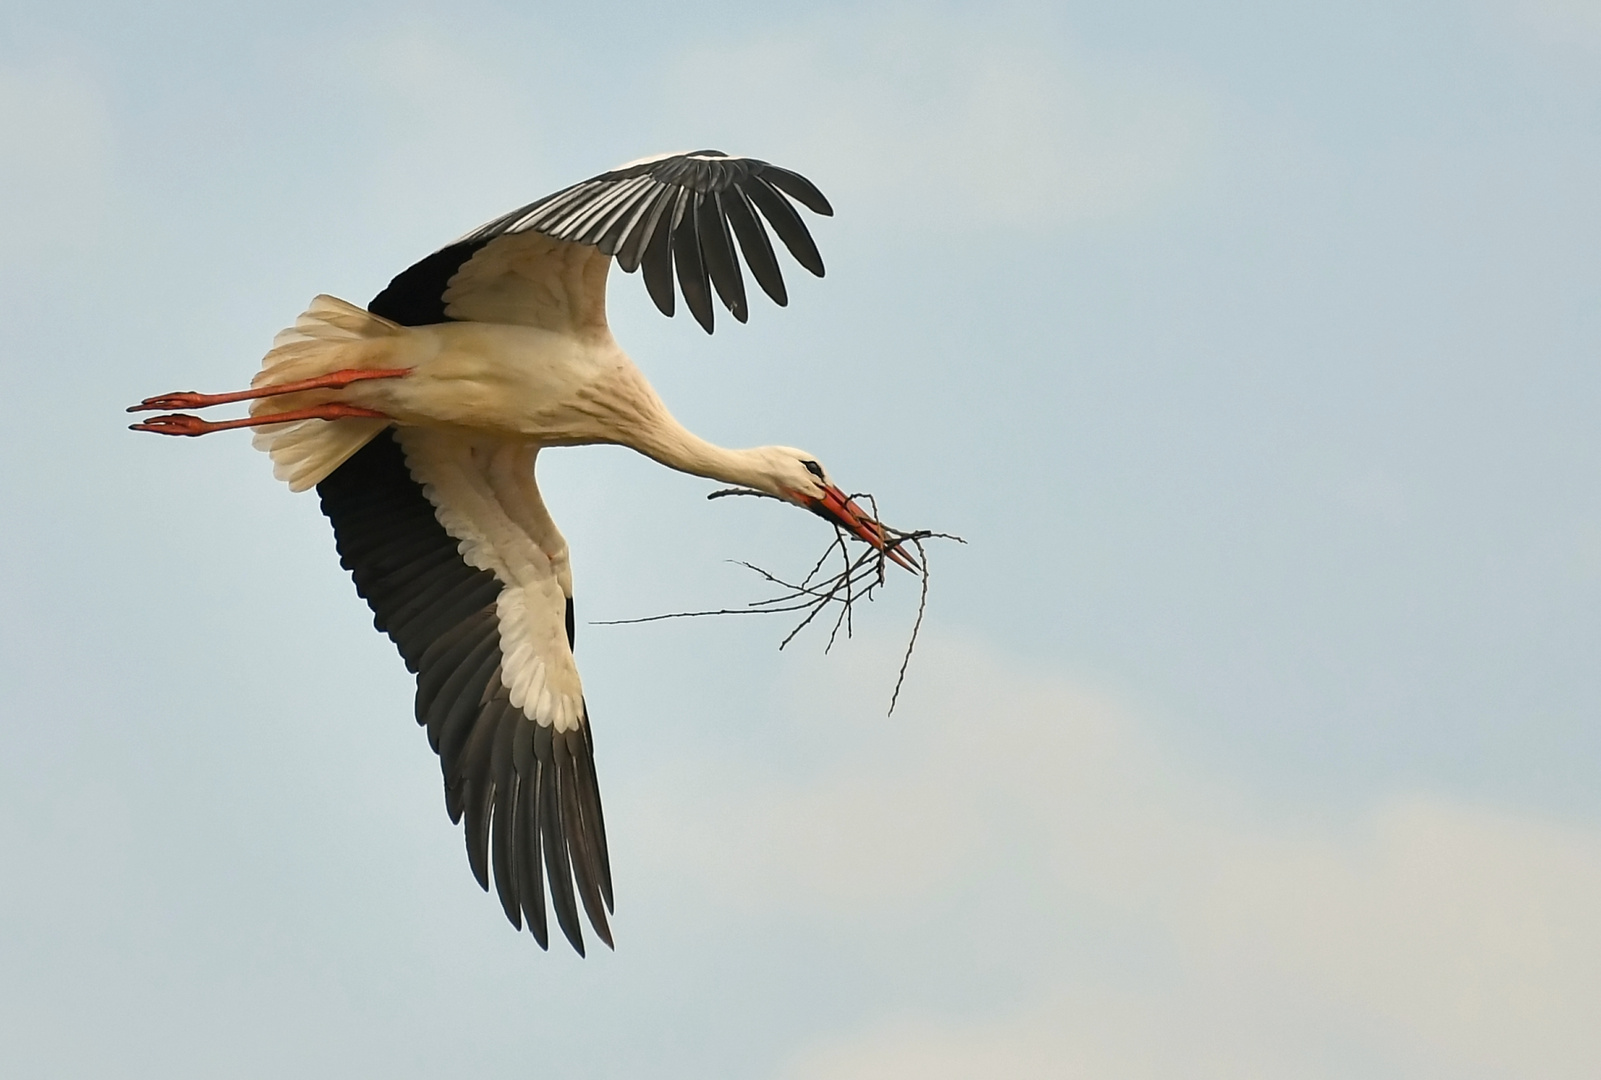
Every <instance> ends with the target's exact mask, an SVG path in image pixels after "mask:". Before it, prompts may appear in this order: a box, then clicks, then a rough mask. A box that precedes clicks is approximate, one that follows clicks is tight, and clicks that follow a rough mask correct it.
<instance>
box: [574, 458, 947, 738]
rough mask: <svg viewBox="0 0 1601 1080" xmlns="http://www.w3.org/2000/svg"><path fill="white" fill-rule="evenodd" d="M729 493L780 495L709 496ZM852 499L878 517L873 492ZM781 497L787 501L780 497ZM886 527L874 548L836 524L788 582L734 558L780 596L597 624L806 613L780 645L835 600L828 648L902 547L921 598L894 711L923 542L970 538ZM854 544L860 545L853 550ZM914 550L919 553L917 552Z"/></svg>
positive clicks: (923, 564)
mask: <svg viewBox="0 0 1601 1080" xmlns="http://www.w3.org/2000/svg"><path fill="white" fill-rule="evenodd" d="M730 495H751V496H755V497H756V498H762V499H776V498H777V496H774V495H769V494H768V493H767V492H765V491H756V490H753V489H751V488H725V489H723V490H721V491H714V492H712V493H711V494H710V495H708V496H706V497H707V498H708V499H721V498H726V497H727V496H730ZM850 498H851V499H853V500H854V499H862V500H864V501H865V502H866V503H867V504H868V505H869V506H870V507H872V511H873V518H874V519H875V520H877V518H878V504H877V502H876V500H874V498H873V496H871V495H868V494H860V493H859V494H853V495H851V496H850ZM778 501H780V502H782V501H783V500H781V499H780V500H778ZM879 527H880V528H881V529H882V530H883V534H884V541H885V542H884V546H883V547H876V546H874V545H872V544H869V543H867V542H866V541H864V540H862V539H860V538H859V537H857V536H855V535H853V534H851V533H848V532H846V531H845V530H844V529H843V528H841V527H840V526H838V525H835V526H834V539H833V540H832V541H830V543H829V545H828V547H827V549H826V550H824V552H823V554H822V555H821V556H820V557H819V558H818V560H817V562H815V563H814V564H812V568H811V569H810V570H809V571H807V572H806V575H805V576H804V577H802V578H801V579H800V580H798V581H789V580H786V579H784V578H782V577H779V576H778V575H777V574H774V573H772V572H770V571H768V570H764V569H762V568H761V567H760V566H757V565H756V564H755V563H749V562H745V561H743V560H736V561H737V562H738V564H739V565H740V566H743V567H745V568H746V569H747V570H750V571H752V572H753V573H755V574H757V575H758V576H760V577H761V578H762V580H764V581H765V582H767V583H768V584H770V585H774V586H777V587H778V588H779V589H781V590H783V591H782V592H780V593H779V594H778V595H776V596H770V597H767V598H766V599H764V600H753V601H751V602H750V603H749V604H747V605H745V606H744V607H742V608H717V609H713V610H707V611H675V612H670V613H668V614H666V615H648V616H646V617H644V618H641V619H608V620H604V621H602V622H600V623H598V624H597V625H601V626H618V625H624V624H631V623H647V622H659V621H661V620H663V619H694V618H700V617H702V616H708V615H776V614H784V613H794V612H803V613H804V614H803V615H802V617H801V620H800V622H798V623H796V624H795V626H794V628H793V629H791V630H790V632H789V633H787V634H785V635H784V639H783V640H782V641H780V642H779V643H778V647H779V648H780V649H782V648H784V647H785V646H786V645H788V644H789V643H790V642H791V641H794V640H795V638H796V636H797V635H798V634H800V632H801V631H802V630H804V629H806V628H807V627H808V626H810V625H811V624H812V623H813V621H815V620H816V619H817V617H818V616H819V615H821V614H822V613H823V612H824V611H825V610H827V609H828V608H829V607H830V606H832V605H838V609H839V610H838V613H837V614H836V615H835V616H834V625H833V626H832V627H831V628H830V629H829V632H828V642H827V643H826V644H825V645H824V646H823V651H824V652H825V653H826V652H828V651H829V650H830V649H832V648H833V647H834V642H835V641H837V640H838V639H839V635H840V631H841V630H843V631H844V632H845V636H846V637H850V636H851V634H852V631H853V629H854V627H853V622H854V618H853V614H852V609H853V608H854V606H855V605H856V603H857V602H858V601H861V600H871V599H873V594H874V593H876V592H877V591H878V590H879V589H881V588H883V586H884V584H885V582H886V581H887V578H888V575H887V568H888V567H889V565H890V552H892V551H893V552H898V553H899V554H900V555H902V556H904V557H906V558H907V559H908V560H909V561H910V562H911V563H912V569H913V570H914V571H915V572H916V574H917V576H918V578H919V581H920V584H921V586H922V588H921V593H920V595H919V597H918V600H917V618H916V620H915V621H914V622H913V623H912V632H911V635H910V637H909V639H908V640H907V642H906V653H905V655H904V656H902V657H901V666H900V671H899V672H898V673H897V674H896V676H895V690H894V692H893V693H891V695H890V699H889V711H890V712H891V713H893V712H894V711H895V703H896V702H897V701H898V700H899V699H900V695H901V686H902V684H903V683H905V681H906V668H907V665H909V664H910V663H911V661H912V650H913V649H914V648H916V646H917V633H918V631H919V630H920V629H922V626H923V612H924V611H925V610H926V609H927V607H928V551H927V550H926V549H925V548H924V547H923V541H925V540H954V541H956V542H957V543H958V544H965V543H967V541H965V540H963V539H962V538H961V537H960V536H955V535H952V534H951V533H941V532H933V531H930V530H927V529H919V530H915V531H912V532H907V531H904V530H901V529H895V528H891V527H890V526H888V525H884V524H883V523H881V522H880V524H879ZM851 544H856V545H858V548H857V549H856V550H855V551H854V553H853V549H852V547H851ZM912 552H916V555H915V557H913V555H912Z"/></svg>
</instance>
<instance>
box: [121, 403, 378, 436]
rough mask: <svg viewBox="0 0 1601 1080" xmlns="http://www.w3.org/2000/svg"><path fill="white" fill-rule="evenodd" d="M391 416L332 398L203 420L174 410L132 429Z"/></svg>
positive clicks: (175, 430)
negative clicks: (231, 417)
mask: <svg viewBox="0 0 1601 1080" xmlns="http://www.w3.org/2000/svg"><path fill="white" fill-rule="evenodd" d="M355 419H361V420H388V419H390V416H389V414H388V413H381V412H379V411H378V410H377V409H363V408H361V407H360V406H357V405H346V404H343V403H342V402H338V401H331V402H329V403H328V404H326V405H313V406H312V407H311V408H309V409H291V410H290V411H289V412H281V413H268V414H267V415H265V416H246V417H241V418H240V419H238V420H202V419H201V418H200V417H198V416H190V415H189V414H188V413H171V414H169V415H167V416H152V417H151V418H150V419H149V420H146V421H144V422H143V423H140V424H129V425H128V429H129V430H130V431H152V432H155V433H156V434H157V435H209V434H211V433H212V432H213V431H228V430H230V429H231V428H242V427H262V426H264V425H267V424H288V423H293V422H294V421H296V420H355Z"/></svg>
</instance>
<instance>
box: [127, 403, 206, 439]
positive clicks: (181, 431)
mask: <svg viewBox="0 0 1601 1080" xmlns="http://www.w3.org/2000/svg"><path fill="white" fill-rule="evenodd" d="M151 400H155V399H151ZM151 407H152V408H157V409H159V408H166V407H167V406H162V405H154V406H151ZM218 426H219V425H218V424H215V423H212V422H211V421H209V420H202V419H200V417H198V416H189V415H188V414H186V413H172V414H171V415H169V416H152V417H151V418H150V419H148V420H146V421H144V422H143V423H140V424H129V425H128V430H129V431H153V432H155V433H156V434H157V435H209V434H210V433H211V432H213V431H216V430H217V428H218Z"/></svg>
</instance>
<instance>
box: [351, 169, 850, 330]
mask: <svg viewBox="0 0 1601 1080" xmlns="http://www.w3.org/2000/svg"><path fill="white" fill-rule="evenodd" d="M790 199H794V200H795V201H797V202H799V203H801V204H802V205H803V206H806V207H807V208H808V209H810V210H812V211H814V212H816V213H819V214H825V215H831V214H833V212H834V211H833V208H832V207H831V206H829V204H828V200H827V199H826V198H824V197H823V194H822V192H820V191H818V190H817V188H816V187H815V186H813V184H812V182H811V181H809V180H807V179H806V178H805V177H803V176H801V175H800V174H799V173H794V172H791V171H789V170H788V169H781V168H779V167H778V166H776V165H771V164H768V163H767V162H765V161H759V160H757V159H756V158H742V157H730V156H729V155H727V154H723V153H721V152H720V151H716V150H700V151H696V152H694V153H688V154H664V155H661V156H660V157H654V158H645V159H642V160H640V161H635V162H630V163H629V164H627V165H623V166H621V167H619V168H616V169H613V170H611V171H610V172H605V173H601V174H600V175H599V176H596V177H592V178H591V179H589V180H585V181H583V182H582V183H578V184H574V185H573V186H571V187H567V188H563V189H562V190H560V191H557V192H555V193H553V194H551V195H547V196H545V197H544V198H543V199H540V200H538V201H537V202H533V203H529V204H528V205H527V206H524V207H521V208H520V209H517V210H513V211H512V212H511V213H509V214H505V215H503V216H501V217H498V218H496V219H495V220H494V221H491V222H489V223H488V224H486V225H484V226H483V227H482V228H479V229H477V230H475V231H474V232H472V233H470V234H468V235H467V236H466V237H464V238H463V239H462V240H460V241H458V242H456V243H455V244H452V245H450V246H449V247H447V248H444V249H443V250H441V251H438V252H435V253H434V254H433V255H431V256H429V257H428V258H427V259H424V260H423V261H422V262H420V263H418V264H416V265H415V266H413V267H411V268H410V269H408V270H406V271H405V272H404V273H402V274H400V275H399V276H398V277H396V278H395V279H394V281H393V282H391V283H390V286H389V288H388V289H386V290H385V291H384V293H382V294H380V297H379V301H384V300H386V299H387V300H389V301H392V302H408V303H420V302H433V301H431V300H429V299H428V298H429V297H435V298H437V303H438V307H439V308H440V311H441V314H442V315H443V313H444V311H445V309H446V307H447V305H448V308H449V314H450V316H451V317H454V318H473V319H486V321H487V316H489V315H493V316H494V317H495V321H514V322H525V323H530V324H532V325H537V326H548V327H550V328H551V329H561V328H566V327H567V326H569V325H581V323H577V324H575V323H573V322H570V321H568V320H572V319H590V320H593V319H594V318H596V317H597V316H598V318H599V320H600V321H601V322H602V323H604V319H605V306H604V305H605V269H604V263H605V260H604V259H601V260H596V261H598V262H601V263H602V265H601V267H600V268H599V269H598V270H597V269H595V268H593V267H589V266H588V265H587V264H586V263H583V262H582V261H581V260H579V258H578V257H577V256H576V255H575V254H572V253H571V252H572V249H573V248H575V247H577V248H581V249H583V250H586V251H596V252H599V253H600V255H602V256H615V257H616V259H617V262H618V264H619V265H620V266H622V268H623V269H624V270H625V271H627V272H629V273H633V272H634V271H635V270H636V269H639V268H640V267H643V268H644V277H645V287H646V288H647V289H648V290H649V292H650V295H651V299H652V300H654V301H655V302H656V306H657V307H658V308H660V309H661V311H662V313H663V314H664V315H669V316H670V315H672V314H673V276H674V268H675V267H676V268H677V277H678V287H679V289H680V290H682V292H683V294H684V303H685V304H686V305H687V306H688V307H689V310H690V312H691V313H692V314H694V316H695V319H696V321H697V322H699V323H700V325H701V326H702V327H704V328H705V329H706V332H707V333H710V332H711V331H712V326H713V319H712V302H711V296H712V290H713V289H714V288H715V290H716V292H717V295H718V297H719V298H720V299H721V300H722V302H723V305H724V306H725V307H727V308H728V310H729V311H730V312H732V313H733V315H734V318H736V319H738V320H739V321H740V322H744V321H745V320H746V318H747V317H748V315H749V309H748V305H747V303H746V297H745V283H744V278H743V276H742V275H741V273H740V265H739V258H738V256H737V255H736V253H735V243H734V242H735V239H736V238H737V240H738V251H739V252H741V253H743V254H744V257H745V263H746V264H747V265H748V266H749V267H750V271H751V273H752V274H753V275H754V276H755V278H756V281H757V284H759V285H760V286H761V287H762V289H763V290H764V291H765V292H766V293H767V295H768V296H770V297H772V298H773V300H774V301H775V302H777V303H778V304H780V305H783V304H787V303H788V302H789V296H788V293H787V292H786V291H785V288H784V278H783V275H782V274H781V273H780V272H779V268H778V259H777V257H776V256H775V254H774V251H773V245H772V242H771V240H770V239H769V238H768V235H767V228H766V226H771V227H772V229H773V230H774V231H775V232H777V233H778V238H779V239H780V240H782V241H783V242H784V246H785V247H787V248H788V249H789V251H790V254H792V255H793V256H794V257H795V259H796V261H798V262H799V263H800V264H801V265H802V266H804V267H805V268H806V269H807V270H809V271H811V272H812V273H813V274H816V275H817V276H819V277H821V276H822V274H823V259H822V256H821V255H820V254H819V253H818V251H817V245H816V244H815V243H814V242H813V240H812V237H811V234H810V233H809V232H808V231H807V229H806V225H805V223H804V222H803V221H802V220H801V217H800V214H799V213H798V212H797V211H796V210H795V207H794V206H793V205H792V204H791V202H790ZM764 221H765V223H766V225H764ZM529 233H538V234H541V235H543V236H545V237H548V238H550V239H551V240H555V241H563V242H564V243H558V244H553V245H551V244H546V245H540V244H537V243H533V242H531V240H528V239H523V240H518V238H524V237H527V235H528V234H529ZM541 263H544V264H548V265H539V264H541ZM447 286H448V297H447V295H446V293H447ZM379 301H375V303H378V302H379ZM430 321H440V320H439V319H434V320H430Z"/></svg>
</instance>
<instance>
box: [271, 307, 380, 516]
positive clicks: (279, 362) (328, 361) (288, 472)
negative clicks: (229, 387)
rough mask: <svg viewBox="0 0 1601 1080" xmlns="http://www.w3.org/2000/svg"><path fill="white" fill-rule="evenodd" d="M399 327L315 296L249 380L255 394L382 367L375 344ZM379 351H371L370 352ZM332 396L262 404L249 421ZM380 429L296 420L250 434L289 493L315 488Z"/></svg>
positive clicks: (368, 423)
mask: <svg viewBox="0 0 1601 1080" xmlns="http://www.w3.org/2000/svg"><path fill="white" fill-rule="evenodd" d="M404 332H405V327H403V326H401V325H400V324H398V323H394V322H390V321H389V320H388V319H385V318H383V317H382V316H379V315H374V314H373V313H372V312H370V311H367V310H365V309H363V308H359V307H356V306H355V305H354V304H347V303H346V302H345V301H343V300H340V299H338V298H337V297H333V296H318V297H316V298H314V299H313V300H312V301H311V306H310V307H308V308H307V309H306V310H305V311H304V312H302V313H301V315H300V317H299V318H298V319H296V320H295V324H294V325H293V326H291V327H289V328H288V329H286V330H283V331H281V332H280V333H279V334H278V336H277V337H275V338H273V342H272V349H271V351H269V352H268V353H267V355H266V356H265V357H264V358H263V359H262V361H261V370H260V371H259V372H257V373H256V377H255V378H254V379H252V380H251V382H250V385H251V386H255V387H261V386H273V385H277V384H281V383H288V382H297V381H299V380H301V379H310V378H316V377H317V376H319V375H327V374H330V373H332V372H335V371H340V370H343V369H345V368H365V367H380V366H384V364H383V362H382V361H383V357H384V355H385V350H384V349H383V348H382V345H381V341H382V339H384V338H387V337H393V336H395V335H398V334H402V333H404ZM375 345H376V346H378V347H376V348H375V347H374V346H375ZM335 396H337V393H336V392H331V391H322V390H313V391H306V392H303V393H296V394H285V395H281V396H276V397H270V398H261V399H259V400H257V401H256V402H255V403H254V404H253V405H252V406H251V410H250V411H251V415H252V416H260V417H264V418H265V417H268V416H271V415H272V414H274V413H280V412H288V411H290V410H292V409H298V408H304V407H306V406H307V405H311V404H318V403H321V402H324V401H328V400H331V399H332V398H333V397H335ZM385 426H386V423H385V421H383V420H368V419H346V420H300V421H295V422H291V423H287V424H274V425H271V426H266V427H262V428H260V429H258V430H257V432H256V436H255V439H254V445H255V447H256V449H258V450H263V451H266V452H267V453H268V454H270V455H271V456H272V466H273V468H272V473H273V475H274V476H275V477H277V478H278V479H280V480H284V481H287V482H288V484H289V489H290V490H291V491H305V490H306V489H307V488H310V487H313V486H315V485H316V484H317V483H318V482H320V481H321V480H323V479H324V478H326V477H327V476H328V474H329V473H331V472H333V471H334V470H335V469H337V468H338V467H339V466H341V465H343V464H344V463H345V462H346V461H347V460H348V459H349V458H350V456H351V455H352V454H354V453H355V452H356V451H357V450H360V449H361V448H362V447H363V446H365V445H366V444H367V442H368V440H370V439H371V438H372V437H373V436H375V435H377V434H378V433H379V432H380V431H382V430H383V429H384V427H385Z"/></svg>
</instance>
